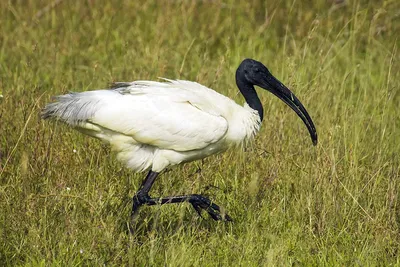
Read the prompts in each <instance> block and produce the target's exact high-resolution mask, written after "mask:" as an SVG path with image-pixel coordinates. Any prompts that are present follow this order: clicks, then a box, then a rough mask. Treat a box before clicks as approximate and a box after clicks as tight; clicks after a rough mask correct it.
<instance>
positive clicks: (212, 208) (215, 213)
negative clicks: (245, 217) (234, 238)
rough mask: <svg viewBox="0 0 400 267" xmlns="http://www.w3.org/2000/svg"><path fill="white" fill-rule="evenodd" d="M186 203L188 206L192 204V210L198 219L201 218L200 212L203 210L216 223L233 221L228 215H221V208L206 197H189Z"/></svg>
mask: <svg viewBox="0 0 400 267" xmlns="http://www.w3.org/2000/svg"><path fill="white" fill-rule="evenodd" d="M188 201H189V203H190V204H192V206H193V208H194V209H195V210H196V211H197V213H198V214H199V216H200V217H203V216H201V210H205V211H207V213H208V214H209V215H210V216H211V218H213V219H214V220H216V221H227V222H231V221H233V220H232V218H231V217H230V216H229V215H228V214H226V213H225V214H224V213H221V208H220V207H219V206H218V205H217V204H215V203H213V202H212V201H211V200H210V199H209V198H207V197H204V196H202V195H191V196H190V197H189V199H188Z"/></svg>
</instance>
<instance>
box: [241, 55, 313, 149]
mask: <svg viewBox="0 0 400 267" xmlns="http://www.w3.org/2000/svg"><path fill="white" fill-rule="evenodd" d="M236 84H237V85H238V87H239V89H240V91H241V92H242V94H243V95H244V97H245V98H246V101H247V102H248V103H249V105H250V106H251V107H252V105H253V106H257V104H254V102H257V101H258V102H259V99H258V97H257V96H254V93H253V92H254V87H253V86H254V85H257V86H259V87H261V88H263V89H265V90H268V91H269V92H271V93H273V94H274V95H276V96H277V97H278V98H279V99H281V100H282V101H283V102H285V103H286V104H287V105H288V106H289V107H290V108H292V109H293V110H294V111H295V112H296V113H297V115H298V116H299V117H300V118H301V119H302V120H303V122H304V123H305V125H306V126H307V129H308V131H309V132H310V136H311V139H312V142H313V144H314V145H316V144H317V142H318V137H317V130H316V129H315V126H314V122H313V121H312V119H311V117H310V115H308V112H307V110H306V109H305V108H304V106H303V104H301V102H300V100H298V99H297V97H296V96H295V95H294V94H293V93H292V92H291V91H290V90H289V89H288V88H287V87H286V86H285V85H283V84H282V83H281V82H280V81H279V80H278V79H276V78H275V77H274V76H273V75H272V74H271V73H270V72H269V70H268V69H267V67H265V66H264V65H263V64H262V63H261V62H258V61H256V60H254V59H245V60H243V61H242V63H240V65H239V67H238V69H237V71H236ZM259 104H260V105H261V103H259ZM260 116H261V118H262V115H261V114H260Z"/></svg>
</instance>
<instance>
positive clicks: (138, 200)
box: [131, 192, 151, 221]
mask: <svg viewBox="0 0 400 267" xmlns="http://www.w3.org/2000/svg"><path fill="white" fill-rule="evenodd" d="M150 199H151V198H150V196H149V195H148V194H143V193H141V192H138V193H137V194H136V195H134V196H133V198H132V200H133V201H132V202H133V204H132V212H131V220H132V221H133V220H134V219H135V217H136V214H137V212H138V210H139V208H140V207H141V206H142V205H145V204H147V203H148V202H149V200H150Z"/></svg>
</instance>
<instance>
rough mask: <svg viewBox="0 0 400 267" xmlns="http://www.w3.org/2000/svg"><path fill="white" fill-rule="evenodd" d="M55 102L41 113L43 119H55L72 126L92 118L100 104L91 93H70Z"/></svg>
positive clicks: (59, 97) (58, 97)
mask: <svg viewBox="0 0 400 267" xmlns="http://www.w3.org/2000/svg"><path fill="white" fill-rule="evenodd" d="M55 100H56V101H55V102H53V103H50V104H48V105H46V106H45V107H44V109H43V110H42V113H41V117H42V119H49V118H54V119H58V120H61V121H63V122H65V123H67V124H70V125H72V126H76V125H78V124H79V123H80V122H85V121H87V120H89V119H90V118H92V117H93V116H94V114H95V112H96V111H97V110H98V108H99V103H100V100H99V99H98V98H96V97H95V96H94V94H93V93H91V92H83V93H70V94H66V95H61V96H57V97H56V98H55Z"/></svg>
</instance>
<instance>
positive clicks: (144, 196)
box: [131, 171, 232, 221]
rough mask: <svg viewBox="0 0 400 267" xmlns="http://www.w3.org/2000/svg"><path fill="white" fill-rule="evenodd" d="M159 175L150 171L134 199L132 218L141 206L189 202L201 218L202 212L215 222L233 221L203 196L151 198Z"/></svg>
mask: <svg viewBox="0 0 400 267" xmlns="http://www.w3.org/2000/svg"><path fill="white" fill-rule="evenodd" d="M157 175H158V173H157V172H153V171H150V172H149V173H148V174H147V176H146V179H145V180H144V181H143V184H142V186H141V188H140V189H139V191H138V192H137V193H136V195H135V196H134V197H133V207H132V214H131V217H132V218H133V217H134V215H135V214H136V212H137V210H138V209H139V207H140V206H141V205H144V204H145V205H149V206H153V205H164V204H171V203H182V202H189V203H190V204H192V206H193V208H194V209H195V210H196V211H197V213H198V214H199V215H200V216H201V210H205V211H207V213H208V214H209V215H210V216H211V218H213V219H214V220H216V221H218V220H225V221H232V218H231V217H230V216H229V215H228V214H225V215H221V209H220V207H219V206H218V205H217V204H215V203H213V202H212V201H211V200H210V199H209V198H207V197H204V196H202V195H197V194H193V195H183V196H173V197H164V198H151V197H150V196H149V191H150V189H151V186H152V185H153V183H154V181H155V179H156V178H157Z"/></svg>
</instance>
